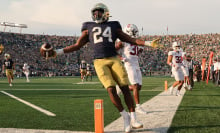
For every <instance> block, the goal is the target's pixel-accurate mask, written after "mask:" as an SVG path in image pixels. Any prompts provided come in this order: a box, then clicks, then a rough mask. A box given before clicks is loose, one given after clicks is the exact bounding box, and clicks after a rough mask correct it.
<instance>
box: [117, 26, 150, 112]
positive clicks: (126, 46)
mask: <svg viewBox="0 0 220 133" xmlns="http://www.w3.org/2000/svg"><path fill="white" fill-rule="evenodd" d="M124 32H125V33H127V34H128V35H130V36H131V37H133V38H137V37H138V28H137V26H136V25H134V24H128V25H127V26H126V27H125V28H124ZM115 47H116V49H117V50H120V51H119V53H120V54H121V55H120V56H121V59H122V61H123V62H124V66H125V68H126V71H127V74H128V79H129V81H130V84H131V85H130V86H129V89H130V90H132V91H133V95H134V100H135V103H136V109H135V110H136V112H138V113H141V114H147V112H146V111H145V110H144V109H143V108H141V105H140V98H139V92H140V90H141V87H142V74H141V70H140V67H139V62H138V54H139V53H140V52H142V51H143V47H141V46H137V45H132V44H130V43H125V42H121V41H119V42H118V43H117V44H116V46H115ZM116 89H117V92H118V94H119V93H120V92H121V90H120V88H119V87H118V86H117V87H116Z"/></svg>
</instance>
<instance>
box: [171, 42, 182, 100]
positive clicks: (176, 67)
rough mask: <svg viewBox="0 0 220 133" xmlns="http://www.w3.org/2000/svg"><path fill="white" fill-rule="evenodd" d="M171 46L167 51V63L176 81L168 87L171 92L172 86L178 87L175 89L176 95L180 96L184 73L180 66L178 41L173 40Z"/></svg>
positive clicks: (180, 58)
mask: <svg viewBox="0 0 220 133" xmlns="http://www.w3.org/2000/svg"><path fill="white" fill-rule="evenodd" d="M172 47H173V51H169V53H168V58H167V64H168V65H170V66H171V67H172V73H173V75H174V78H175V80H176V82H174V83H173V85H172V86H171V87H170V88H169V89H170V92H171V94H172V93H173V88H175V87H176V86H177V87H178V88H177V91H176V95H177V96H180V90H181V88H182V86H183V82H184V74H183V70H182V69H181V67H182V66H183V63H182V52H181V51H180V44H179V43H177V42H173V45H172Z"/></svg>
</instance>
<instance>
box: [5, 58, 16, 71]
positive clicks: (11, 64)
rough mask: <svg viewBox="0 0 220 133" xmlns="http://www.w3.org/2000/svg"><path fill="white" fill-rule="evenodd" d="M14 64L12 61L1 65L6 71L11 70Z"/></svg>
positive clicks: (6, 61) (9, 60)
mask: <svg viewBox="0 0 220 133" xmlns="http://www.w3.org/2000/svg"><path fill="white" fill-rule="evenodd" d="M13 64H14V62H13V61H12V59H8V60H4V63H3V65H5V68H6V69H12V67H13Z"/></svg>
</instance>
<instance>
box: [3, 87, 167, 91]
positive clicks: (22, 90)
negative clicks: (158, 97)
mask: <svg viewBox="0 0 220 133" xmlns="http://www.w3.org/2000/svg"><path fill="white" fill-rule="evenodd" d="M3 90H10V91H11V90H12V89H3ZM61 90H62V91H79V90H80V91H106V89H104V88H103V89H13V91H61ZM141 91H161V92H162V91H163V90H162V89H152V90H141Z"/></svg>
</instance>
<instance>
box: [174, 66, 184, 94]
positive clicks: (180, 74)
mask: <svg viewBox="0 0 220 133" xmlns="http://www.w3.org/2000/svg"><path fill="white" fill-rule="evenodd" d="M175 80H176V81H177V82H178V84H177V91H176V96H180V90H181V88H182V86H183V83H184V74H183V71H182V70H181V69H179V70H177V71H176V73H175Z"/></svg>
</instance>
